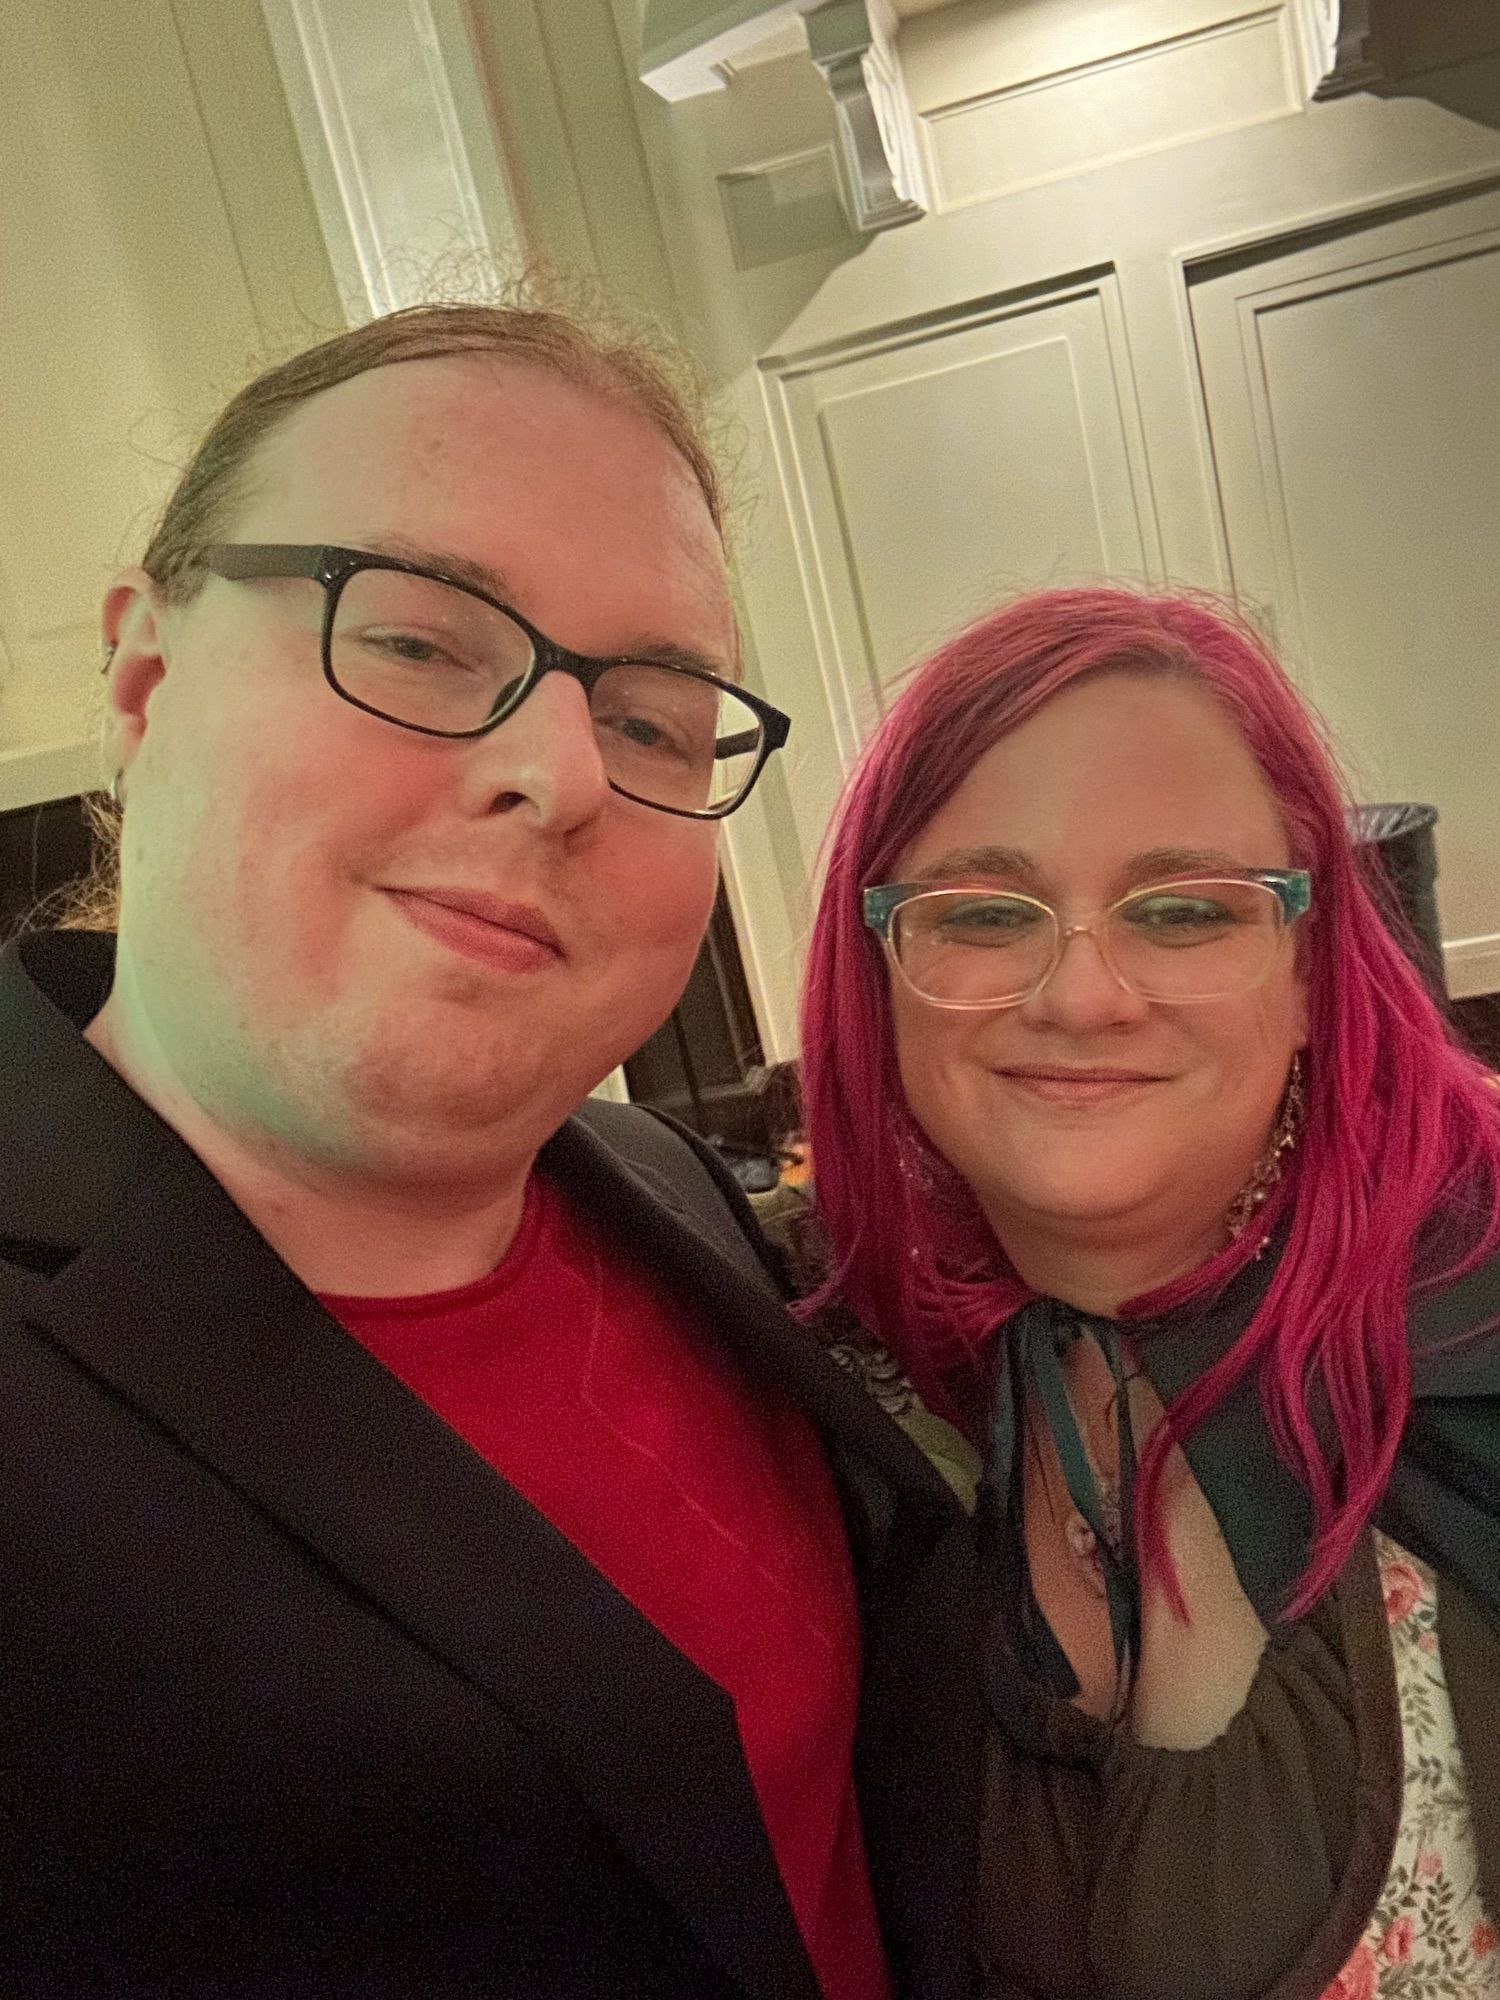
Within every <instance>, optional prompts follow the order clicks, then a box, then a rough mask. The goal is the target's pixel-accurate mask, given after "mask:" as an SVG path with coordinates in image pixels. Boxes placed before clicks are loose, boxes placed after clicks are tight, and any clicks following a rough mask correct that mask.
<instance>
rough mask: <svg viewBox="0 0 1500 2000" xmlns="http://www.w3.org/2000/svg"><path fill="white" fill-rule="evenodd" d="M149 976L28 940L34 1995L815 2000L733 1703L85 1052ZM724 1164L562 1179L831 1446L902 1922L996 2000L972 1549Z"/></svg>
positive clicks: (12, 1661) (894, 1926)
mask: <svg viewBox="0 0 1500 2000" xmlns="http://www.w3.org/2000/svg"><path fill="white" fill-rule="evenodd" d="M108 977H109V945H108V941H107V940H103V939H91V938H83V937H78V936H72V937H64V936H46V935H42V936H36V937H33V938H31V939H29V940H27V941H25V942H24V943H23V944H22V945H21V946H20V947H19V948H18V947H16V946H12V947H10V948H9V949H8V950H7V951H6V952H5V953H4V954H3V955H0V1994H3V1995H4V1996H5V2000H84V1997H85V1996H87V2000H106V1996H108V2000H124V1996H129V2000H135V1996H138V1995H142V1996H143V1995H146V1994H174V1995H175V1994H183V1995H193V1996H200V1995H202V1996H223V2000H230V1996H233V2000H248V1997H249V1996H254V1997H255V2000H262V1996H265V2000H272V1996H275V2000H282V1996H286V2000H290V1997H291V1996H304V1995H305V1996H313V1995H316V1996H319V2000H323V1996H348V2000H356V1996H357V2000H387V1996H389V2000H395V1996H403V2000H406V1997H407V1996H409V2000H418V1996H420V2000H440V1997H441V1996H447V1995H480V1994H483V1995H490V1996H495V2000H527V1997H528V1996H538V2000H541V1996H549V2000H551V1996H558V2000H562V1996H567V2000H575V1996H576V2000H593V1996H597V2000H647V1996H649V1997H650V2000H667V1997H668V1996H670V1997H671V2000H681V1997H682V1996H689V1995H691V1996H694V2000H699V1996H701V2000H816V1994H817V1988H816V1984H815V1981H814V1977H813V1974H812V1971H811V1968H810V1965H809V1962H808V1959H807V1956H806V1953H805V1951H804V1949H803V1947H802V1944H801V1941H800V1939H799V1937H798V1935H797V1931H796V1927H795V1924H794V1921H793V1919H792V1915H791V1911H790V1907H789V1905H788V1903H787V1899H786V1896H785V1892H784V1891H783V1889H782V1886H781V1883H780V1880H779V1877H778V1875H777V1873H776V1869H775V1865H774V1862H773V1859H772V1856H771V1852H770V1848H769V1845H768V1843H767V1840H766V1837H765V1833H764V1830H763V1827H762V1824H761V1820H760V1816H759V1813H758V1811H757V1808H756V1805H755V1801H754V1798H753V1795H752V1791H751V1787H750V1781H749V1778H748V1775H747V1772H746V1768H745V1764H744V1761H743V1757H742V1754H741V1751H740V1747H739V1741H738V1737H737V1734H736V1731H735V1726H734V1717H733V1713H732V1708H731V1704H730V1702H729V1700H728V1698H727V1697H726V1696H725V1694H724V1693H723V1692H722V1690H721V1689H719V1688H718V1687H717V1686H716V1685H715V1684H713V1683H712V1682H710V1681H709V1680H708V1679H707V1678H705V1677H704V1676H703V1675H701V1674H700V1673H698V1672H697V1670H696V1669H695V1668H693V1667H692V1666H691V1665H689V1663H688V1662H687V1661H686V1660H685V1659H684V1658H683V1657H682V1656H681V1654H679V1653H678V1652H676V1651H675V1650H674V1648H673V1647H672V1646H670V1645H669V1644H668V1643H667V1641H666V1640H665V1639H663V1638H662V1636H661V1635H660V1634H659V1633H658V1632H657V1631H656V1630H655V1628H654V1627H653V1626H651V1625H650V1624H649V1623H648V1622H647V1621H646V1620H645V1619H643V1618H642V1617H641V1616H640V1615H639V1614H638V1613H636V1612H635V1611H634V1610H632V1609H631V1607H630V1606H629V1605H628V1604H627V1603H626V1602H625V1601H624V1600H623V1599H622V1598H621V1597H620V1596H619V1595H618V1594H617V1593H616V1592H615V1591H614V1590H613V1589H612V1588H611V1586H610V1585H609V1584H608V1583H607V1582H606V1581H605V1580H604V1578H603V1577H602V1576H601V1575H600V1574H599V1573H598V1572H597V1571H596V1570H595V1569H593V1568H592V1567H591V1565H590V1564H589V1563H588V1562H586V1561H585V1560H584V1558H583V1557H582V1556H580V1555H579V1554H578V1553H577V1551H576V1550H575V1549H573V1548H572V1546H571V1545H570V1544H569V1543H568V1542H566V1541H565V1540H564V1539H563V1538H562V1537H561V1536H560V1535H559V1534H558V1533H557V1531H556V1530H555V1529H553V1528H552V1527H551V1526H550V1524H549V1523H548V1522H547V1521H546V1520H545V1519H544V1518H543V1517H542V1516H541V1515H539V1514H538V1513H537V1512H536V1511H535V1509H533V1508H532V1507H531V1506H529V1505H528V1504H527V1502H526V1501H525V1500H523V1499H522V1498H521V1496H520V1495H519V1494H518V1493H516V1492H515V1490H514V1489H513V1488H511V1487H510V1486H508V1485H507V1484H506V1483H505V1482H504V1481H503V1480H502V1479H500V1478H499V1477H498V1476H497V1475H496V1474H495V1473H494V1472H493V1471H492V1469H491V1468H490V1467H489V1466H488V1465H487V1464H485V1463H484V1461H483V1460H481V1459H480V1458H479V1457H478V1456H477V1455H476V1454H475V1453H474V1452H473V1451H471V1450H470V1449H469V1447H468V1446H467V1445H465V1444H464V1443H463V1442H462V1441H461V1440H460V1439H459V1438H458V1437H457V1436H455V1435H454V1433H453V1432H452V1431H450V1430H449V1429H448V1428H447V1426H446V1425H444V1424H443V1423H442V1422H441V1421H440V1420H439V1419H438V1418H437V1417H436V1416H434V1415H433V1414H432V1412H431V1411H429V1410H428V1409H427V1408H426V1406H425V1405H424V1404H422V1403H421V1402H420V1401H419V1400H418V1399H417V1398H415V1397H414V1396H412V1395H411V1394H410V1393H409V1392H408V1391H407V1390H406V1389H404V1388H403V1387H402V1386H401V1384H400V1383H398V1382H397V1381H396V1380H395V1379H394V1378H393V1377H392V1376H390V1375H389V1374H387V1373H386V1371H385V1370H384V1369H382V1368H381V1367H380V1365H379V1364H378V1363H377V1362H376V1361H374V1360H373V1359H372V1358H371V1357H370V1356H369V1355H368V1354H367V1353H366V1352H365V1351H364V1349H363V1348H361V1347H360V1346H359V1344H358V1343H357V1342H356V1341H354V1340H353V1339H352V1338H350V1337H349V1336H348V1335H347V1334H346V1333H345V1332H344V1331H343V1329H342V1328H341V1327H339V1326H338V1325H337V1324H336V1323H335V1322H334V1321H333V1320H332V1319H331V1318H329V1316H328V1315H327V1314H325V1313H324V1312H323V1311H322V1309H321V1308H320V1307H319V1305H318V1304H317V1303H316V1301H315V1300H314V1299H313V1298H312V1296H311V1295H310V1294H309V1293H308V1292H307V1291H306V1290H305V1289H304V1288H303V1286H302V1285H301V1284H300V1283H299V1282H298V1280H297V1279H296V1278H295V1277H294V1276H293V1275H292V1273H291V1272H290V1271H289V1270H288V1269H287V1268H286V1266H285V1265H284V1264H282V1263H281V1262H280V1260H279V1259H278V1258H277V1257H276V1256H275V1255H274V1254H273V1253H272V1251H271V1250H270V1249H269V1247H268V1246H267V1245H266V1243H265V1242H264V1240H263V1239H262V1238H261V1237H260V1236H259V1235H258V1234H257V1233H256V1231H255V1230H254V1229H253V1228H252V1227H251V1226H250V1224H249V1223H248V1222H247V1221H246V1220H245V1218H244V1216H243V1215H242V1214H241V1213H240V1211H239V1210H238V1209H237V1208H236V1207H235V1206H234V1204H233V1203H232V1202H231V1201H230V1200H229V1198H228V1196H227V1195H226V1194H225V1193H224V1192H223V1190H222V1189H221V1188H220V1187H219V1185H218V1183H217V1182H216V1181H214V1180H213V1178H212V1177H211V1176H210V1175H209V1174H208V1173H207V1172H206V1170H205V1169H204V1168H203V1166H202V1165H201V1164H200V1162H199V1161H198V1159H197V1158H196V1156H195V1155H194V1154H193V1153H192V1152H191V1151H189V1150H188V1148H187V1147H185V1146H184V1145H183V1144H182V1143H181V1142H180V1141H179V1140H178V1139H177V1138H176V1136H175V1135H174V1134H173V1133H172V1132H171V1131H169V1130H168V1128H167V1127H166V1126H164V1125H163V1124H162V1123H161V1122H160V1121H159V1120H158V1119H157V1118H156V1117H155V1116H154V1115H153V1114H152V1113H151V1112H150V1111H148V1110H147V1109H146V1107H145V1106H144V1105H143V1104H142V1103H141V1102H140V1100H139V1099H137V1098H136V1097H135V1096H134V1094H133V1093H132V1092H131V1091H129V1090H128V1089H127V1088H126V1087H125V1086H124V1085H123V1084H122V1083H121V1082H120V1080H119V1079H118V1078H117V1077H116V1076H115V1075H114V1073H113V1072H112V1071H111V1070H110V1069H109V1068H108V1067H107V1066H106V1065H105V1064H104V1063H103V1062H102V1061H101V1060H100V1059H99V1058H98V1057H97V1056H96V1055H95V1054H94V1052H93V1051H92V1050H91V1049H90V1048H89V1047H88V1046H87V1045H86V1044H85V1043H84V1042H83V1041H82V1040H81V1039H80V1037H79V1034H78V1032H77V1029H78V1026H79V1025H80V1024H81V1023H82V1022H84V1021H86V1020H87V1019H88V1018H89V1016H90V1015H91V1014H92V1012H93V1011H95V1009H96V1008H97V1007H98V1005H99V1004H100V1002H101V1000H102V997H103V993H104V991H105V989H106V986H107V981H108ZM704 1153H706V1149H701V1148H695V1147H691V1146H689V1144H688V1143H687V1142H686V1141H684V1140H683V1139H682V1138H680V1137H679V1136H677V1135H676V1134H675V1133H674V1132H673V1131H670V1130H669V1129H668V1128H667V1127H665V1126H664V1125H662V1124H661V1123H660V1122H659V1121H657V1120H655V1119H653V1118H651V1117H650V1116H649V1114H646V1113H643V1112H639V1111H633V1110H630V1109H628V1108H622V1107H614V1106H597V1107H595V1106H590V1107H588V1109H587V1111H586V1112H585V1114H583V1115H581V1116H580V1117H578V1118H576V1119H573V1120H570V1121H569V1123H568V1125H567V1126H566V1127H565V1128H564V1129H563V1131H561V1132H560V1133H559V1134H558V1135H557V1137H556V1138H555V1139H554V1140H553V1141H552V1142H551V1144H550V1145H549V1146H548V1147H547V1149H546V1152H545V1154H544V1162H545V1166H546V1170H547V1172H548V1173H549V1174H550V1175H552V1176H554V1177H555V1178H556V1180H557V1181H558V1182H559V1183H560V1184H561V1186H562V1187H563V1188H564V1189H565V1190H566V1191H567V1193H568V1195H569V1197H570V1198H571V1199H572V1200H573V1201H575V1202H577V1203H579V1204H581V1205H582V1206H583V1207H584V1208H585V1209H586V1210H587V1212H588V1213H589V1214H591V1215H592V1216H594V1217H595V1218H597V1220H598V1221H599V1223H600V1224H601V1225H602V1226H604V1227H606V1228H607V1229H608V1230H609V1231H610V1232H611V1233H612V1234H613V1235H614V1236H615V1238H616V1240H617V1241H618V1242H619V1243H621V1244H622V1245H624V1246H626V1247H628V1248H629V1250H630V1251H631V1252H632V1253H633V1254H635V1255H637V1256H639V1257H641V1258H642V1259H644V1260H646V1261H647V1262H648V1263H649V1264H650V1265H651V1267H652V1268H653V1269H654V1270H655V1271H657V1272H658V1273H659V1274H661V1275H662V1276H663V1277H664V1278H665V1279H666V1280H667V1281H668V1282H669V1283H670V1284H671V1285H672V1286H673V1287H674V1288H675V1289H676V1290H677V1291H678V1292H679V1293H680V1295H681V1296H682V1297H683V1298H684V1299H686V1300H688V1301H690V1302H691V1303H692V1304H694V1305H695V1306H697V1307H698V1308H699V1309H700V1310H701V1312H702V1315H703V1321H704V1324H705V1326H706V1327H708V1328H709V1329H711V1330H712V1333H713V1335H714V1337H715V1338H716V1339H718V1340H720V1341H721V1342H722V1343H723V1345H724V1346H725V1347H726V1348H727V1349H728V1350H730V1351H731V1352H732V1353H733V1354H734V1355H735V1356H736V1357H737V1359H738V1360H739V1361H740V1363H741V1364H742V1365H743V1367H744V1370H745V1373H746V1376H747V1377H748V1378H751V1379H754V1380H756V1381H759V1382H763V1383H769V1384H773V1385H775V1386H776V1387H778V1388H779V1389H781V1390H782V1391H784V1392H786V1393H788V1394H790V1395H791V1396H793V1397H794V1398H795V1399H796V1401H797V1402H798V1403H799V1404H800V1405H801V1406H802V1408H803V1409H805V1410H806V1411H807V1412H808V1414H809V1415H810V1416H811V1418H812V1419H813V1421H814V1422H815V1423H816V1425H817V1426H818V1428H819V1430H820V1432H821V1434H822V1436H823V1438H824V1440H825V1443H826V1446H827V1449H828V1453H829V1458H830V1462H831V1464H832V1466H833V1468H834V1472H835V1476H836V1478H837V1481H838V1485H839V1488H840V1492H841V1495H842V1498H843V1502H844V1508H845V1515H846V1519H847V1521H848V1524H849V1530H850V1538H851V1543H852V1546H853V1549H854V1555H855V1563H856V1570H857V1574H858V1579H859V1586H860V1594H861V1601H862V1605H863V1615H864V1639H865V1657H864V1684H863V1697H862V1707H861V1718H860V1726H859V1735H858V1742H857V1749H856V1777H857V1783H858V1787H859V1793H860V1799H861V1804H862V1810H863V1814H864V1821H865V1831H866V1839H867V1843H868V1848H869V1853H870V1861H871V1870H872V1875H873V1877H874V1882H875V1888H876V1895H877V1899H878V1902H879V1907H880V1910H881V1915H882V1921H883V1923H884V1925H885V1928H886V1933H887V1939H888V1943H889V1947H890V1950H891V1954H892V1960H893V1965H894V1967H895V1970H896V1973H897V1977H898V1982H899V1985H900V1988H901V1990H902V1992H904V1993H905V1994H908V1995H913V1996H916V1995H920V1996H924V2000H961V1996H964V1995H966V1994H968V1993H970V1992H971V1991H972V1984H971V1962H970V1957H969V1880H970V1868H971V1863H972V1857H973V1856H974V1854H975V1852H976V1849H977V1838H976V1831H975V1828H976V1821H977V1793H978V1783H979V1747H978V1715H979V1703H978V1698H977V1695H976V1692H975V1676H976V1669H975V1661H976V1657H977V1651H976V1618H975V1592H974V1588H973V1577H972V1570H971V1544H970V1537H969V1532H968V1526H967V1523H966V1521H965V1518H964V1517H963V1515H962V1514H961V1513H960V1511H959V1510H958V1508H957V1507H956V1505H954V1504H953V1503H952V1502H951V1500H950V1498H949V1495H948V1493H947V1490H946V1488H945V1487H944V1486H943V1484H942V1482H941V1480H940V1479H939V1478H938V1477H937V1475H936V1474H935V1473H934V1472H933V1471H932V1470H931V1468H930V1467H929V1466H928V1464H927V1462H926V1461H925V1460H924V1459H923V1458H922V1457H921V1456H920V1454H919V1453H918V1452H917V1451H916V1450H915V1449H914V1448H913V1447H912V1446H911V1445H910V1444H909V1442H908V1440H907V1439H906V1438H905V1436H904V1435H903V1434H902V1433H901V1432H900V1431H899V1430H898V1429H897V1428H896V1427H895V1426H894V1425H893V1424H891V1423H889V1422H888V1421H887V1419H886V1418H885V1417H884V1416H883V1415H882V1414H881V1413H880V1412H879V1411H878V1410H877V1409H876V1408H875V1407H874V1406H873V1404H871V1403H870V1402H869V1401H867V1399H866V1398H865V1397H864V1395H863V1393H862V1392H861V1391H860V1390H859V1389H858V1388H857V1387H856V1386H855V1385H854V1384H853V1383H852V1382H851V1381H850V1380H849V1379H848V1378H847V1377H846V1376H845V1375H844V1374H843V1373H842V1371H841V1370H840V1369H839V1368H838V1367H837V1366H836V1365H835V1364H834V1363H832V1362H831V1361H829V1360H828V1359H827V1358H826V1357H825V1356H824V1355H823V1354H822V1352H821V1351H820V1350H819V1349H818V1348H817V1347H816V1345H815V1344H814V1343H813V1342H812V1341H811V1339H810V1338H809V1336H808V1335H806V1334H805V1333H804V1332H802V1331H801V1330H799V1328H798V1327H797V1326H796V1325H795V1324H794V1323H793V1321H792V1320H791V1319H790V1318H789V1317H788V1316H787V1314H786V1313H785V1311H784V1309H783V1307H782V1305H781V1303H780V1301H779V1298H778V1296H777V1292H776V1284H775V1281H774V1277H773V1274H772V1271H771V1268H770V1266H769V1265H768V1263H767V1262H766V1261H765V1259H766V1252H765V1250H764V1247H763V1246H762V1245H761V1244H760V1242H759V1239H758V1237H757V1235H756V1232H755V1229H754V1224H753V1221H752V1220H751V1218H750V1216H749V1213H748V1210H747V1208H746V1206H745V1204H744V1201H743V1198H742V1197H740V1196H739V1195H738V1191H737V1190H736V1189H734V1187H733V1183H732V1181H730V1178H729V1176H727V1175H726V1174H724V1173H723V1171H722V1169H721V1168H718V1167H717V1166H716V1165H715V1164H714V1163H712V1161H711V1158H706V1157H702V1155H703V1154H704Z"/></svg>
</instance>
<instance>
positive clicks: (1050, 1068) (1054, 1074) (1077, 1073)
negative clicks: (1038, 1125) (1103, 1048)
mask: <svg viewBox="0 0 1500 2000" xmlns="http://www.w3.org/2000/svg"><path fill="white" fill-rule="evenodd" d="M1000 1074H1001V1075H1002V1076H1014V1077H1020V1078H1022V1079H1024V1080H1025V1081H1027V1082H1035V1083H1161V1082H1162V1081H1163V1078H1161V1077H1159V1076H1155V1075H1153V1074H1152V1073H1151V1072H1150V1071H1149V1070H1144V1069H1106V1068H1102V1067H1101V1068H1092V1067H1088V1068H1086V1067H1085V1066H1084V1065H1083V1064H1081V1063H1012V1064H1007V1066H1006V1067H1005V1068H1004V1069H1002V1070H1001V1072H1000Z"/></svg>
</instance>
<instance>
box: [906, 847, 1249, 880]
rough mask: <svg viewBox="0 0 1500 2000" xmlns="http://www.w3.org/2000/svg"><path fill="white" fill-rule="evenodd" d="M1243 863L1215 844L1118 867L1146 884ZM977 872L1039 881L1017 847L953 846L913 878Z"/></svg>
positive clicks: (1151, 854)
mask: <svg viewBox="0 0 1500 2000" xmlns="http://www.w3.org/2000/svg"><path fill="white" fill-rule="evenodd" d="M1246 868H1247V864H1246V863H1245V862H1243V861H1239V860H1236V859H1235V858H1234V856H1233V855H1229V854H1226V853H1224V851H1223V850H1222V849H1221V848H1217V847H1152V848H1148V849H1147V850H1146V852H1145V853H1144V854H1136V855H1133V856H1132V857H1131V859H1130V860H1129V861H1127V862H1126V863H1125V864H1124V865H1123V867H1122V868H1121V870H1120V874H1121V876H1122V877H1123V878H1125V879H1127V880H1131V881H1136V882H1141V883H1149V882H1154V881H1160V880H1161V879H1163V878H1164V877H1166V876H1170V875H1186V874H1190V873H1192V872H1194V871H1197V870H1207V871H1209V872H1210V873H1213V874H1222V875H1243V874H1244V873H1245V872H1246ZM978 875H997V876H1004V877H1006V878H1008V879H1009V880H1011V881H1018V882H1025V883H1027V884H1029V885H1031V886H1032V887H1033V888H1034V887H1035V886H1036V885H1037V884H1038V883H1040V881H1041V880H1042V875H1041V870H1040V869H1039V868H1038V867H1037V864H1036V862H1035V861H1034V860H1033V859H1032V857H1031V856H1030V855H1029V854H1028V853H1026V851H1025V849H1024V848H1020V847H955V848H951V849H950V850H949V852H948V853H946V854H940V855H939V856H938V857H937V859H936V860H935V861H930V862H928V864H927V865H926V867H925V868H919V869H918V870H917V872H916V874H915V876H914V877H913V880H915V881H918V882H948V881H956V880H962V879H964V878H966V877H972V876H978Z"/></svg>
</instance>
